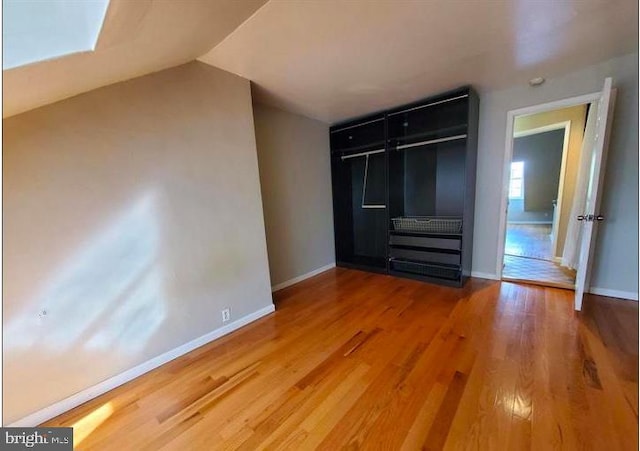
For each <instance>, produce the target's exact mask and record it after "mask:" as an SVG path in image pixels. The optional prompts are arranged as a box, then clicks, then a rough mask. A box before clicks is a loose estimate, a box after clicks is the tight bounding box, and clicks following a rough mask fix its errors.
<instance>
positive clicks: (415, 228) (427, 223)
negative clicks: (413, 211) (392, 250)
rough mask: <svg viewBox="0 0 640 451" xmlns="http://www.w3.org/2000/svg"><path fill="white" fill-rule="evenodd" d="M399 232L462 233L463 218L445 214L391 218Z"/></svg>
mask: <svg viewBox="0 0 640 451" xmlns="http://www.w3.org/2000/svg"><path fill="white" fill-rule="evenodd" d="M391 220H392V221H393V229H394V230H397V231H399V232H428V233H460V232H462V218H457V217H444V216H402V217H399V218H393V219H391Z"/></svg>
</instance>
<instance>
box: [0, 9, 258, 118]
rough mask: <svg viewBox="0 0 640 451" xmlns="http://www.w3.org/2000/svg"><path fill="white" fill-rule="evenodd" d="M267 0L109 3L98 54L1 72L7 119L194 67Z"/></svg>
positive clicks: (88, 53) (93, 53) (69, 57)
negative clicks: (145, 77)
mask: <svg viewBox="0 0 640 451" xmlns="http://www.w3.org/2000/svg"><path fill="white" fill-rule="evenodd" d="M265 1H266V0H241V1H240V0H111V2H110V4H109V8H108V10H107V16H106V18H105V22H104V25H103V28H102V32H101V33H100V37H99V39H98V44H97V46H96V50H95V51H94V52H87V53H79V54H74V55H68V56H64V57H61V58H58V59H55V60H50V61H44V62H41V63H35V64H30V65H27V66H22V67H18V68H15V69H9V70H5V71H3V73H2V74H3V82H2V85H3V99H2V104H3V117H7V116H11V115H14V114H17V113H20V112H22V111H26V110H29V109H32V108H36V107H38V106H41V105H45V104H48V103H52V102H55V101H57V100H61V99H64V98H66V97H70V96H73V95H76V94H79V93H82V92H86V91H90V90H92V89H95V88H98V87H100V86H104V85H108V84H111V83H115V82H118V81H122V80H126V79H129V78H133V77H137V76H140V75H144V74H147V73H150V72H155V71H158V70H162V69H165V68H168V67H172V66H176V65H179V64H183V63H186V62H188V61H192V60H194V59H195V58H197V57H198V56H199V55H202V54H203V53H205V52H207V51H208V50H209V49H211V48H212V47H214V46H215V45H216V44H217V43H219V42H220V41H222V40H223V39H224V38H225V36H227V35H228V34H229V33H231V32H232V31H233V30H234V29H235V28H236V27H237V26H238V25H240V24H241V23H242V22H244V21H245V20H246V19H247V18H248V17H250V16H251V15H252V14H253V13H254V12H255V11H256V10H257V9H258V8H259V7H260V6H262V5H263V4H264V3H265Z"/></svg>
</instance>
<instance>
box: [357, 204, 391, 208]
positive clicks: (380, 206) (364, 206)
mask: <svg viewBox="0 0 640 451" xmlns="http://www.w3.org/2000/svg"><path fill="white" fill-rule="evenodd" d="M362 208H387V206H386V205H371V204H369V205H362Z"/></svg>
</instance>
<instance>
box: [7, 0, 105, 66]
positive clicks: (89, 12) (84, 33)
mask: <svg viewBox="0 0 640 451" xmlns="http://www.w3.org/2000/svg"><path fill="white" fill-rule="evenodd" d="M108 6H109V0H2V7H3V11H2V50H3V52H2V70H6V69H12V68H14V67H19V66H24V65H25V64H30V63H36V62H39V61H45V60H49V59H53V58H57V57H61V56H64V55H70V54H73V53H79V52H87V51H93V50H94V49H95V47H96V43H97V42H98V36H99V35H100V30H101V29H102V24H103V22H104V17H105V14H106V12H107V7H108Z"/></svg>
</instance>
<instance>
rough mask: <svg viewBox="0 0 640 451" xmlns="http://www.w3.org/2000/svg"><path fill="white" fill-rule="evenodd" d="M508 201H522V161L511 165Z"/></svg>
mask: <svg viewBox="0 0 640 451" xmlns="http://www.w3.org/2000/svg"><path fill="white" fill-rule="evenodd" d="M509 199H524V161H514V162H512V163H511V176H510V179H509Z"/></svg>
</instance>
